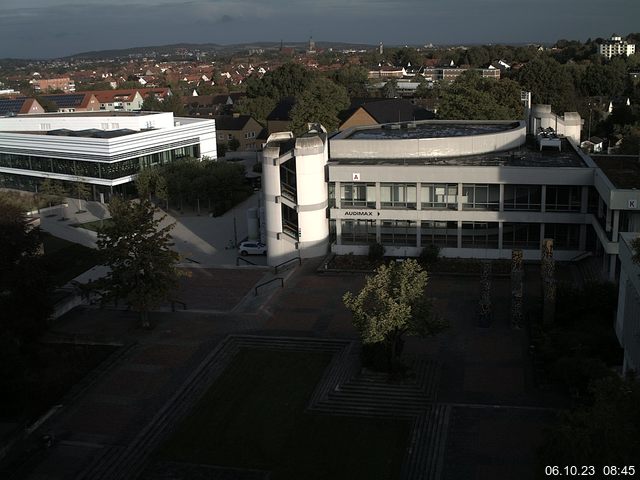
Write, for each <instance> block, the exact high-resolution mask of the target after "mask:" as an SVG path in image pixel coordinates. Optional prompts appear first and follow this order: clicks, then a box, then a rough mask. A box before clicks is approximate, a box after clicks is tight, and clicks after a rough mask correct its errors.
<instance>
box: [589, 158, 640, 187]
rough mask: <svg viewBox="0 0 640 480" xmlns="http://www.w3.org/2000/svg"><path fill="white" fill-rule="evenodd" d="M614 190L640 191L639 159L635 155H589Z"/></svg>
mask: <svg viewBox="0 0 640 480" xmlns="http://www.w3.org/2000/svg"><path fill="white" fill-rule="evenodd" d="M591 158H592V159H593V161H594V162H596V165H598V167H599V168H600V169H601V170H602V171H603V172H604V174H605V175H606V176H607V178H608V179H609V180H610V181H611V183H613V186H614V187H616V188H623V189H633V188H638V189H640V158H639V157H638V156H637V155H591Z"/></svg>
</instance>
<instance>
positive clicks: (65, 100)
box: [42, 93, 84, 108]
mask: <svg viewBox="0 0 640 480" xmlns="http://www.w3.org/2000/svg"><path fill="white" fill-rule="evenodd" d="M42 98H44V99H45V100H49V101H51V102H53V103H55V104H56V105H57V106H58V108H77V107H79V106H80V104H81V103H82V100H83V99H84V94H83V93H79V94H76V93H71V94H69V95H43V96H42Z"/></svg>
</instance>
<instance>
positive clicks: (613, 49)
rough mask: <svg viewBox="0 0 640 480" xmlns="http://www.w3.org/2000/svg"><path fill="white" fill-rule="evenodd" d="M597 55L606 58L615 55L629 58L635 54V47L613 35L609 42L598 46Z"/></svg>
mask: <svg viewBox="0 0 640 480" xmlns="http://www.w3.org/2000/svg"><path fill="white" fill-rule="evenodd" d="M598 53H599V54H600V55H602V56H603V57H606V58H611V57H615V56H617V55H626V56H630V55H633V54H634V53H636V46H635V44H633V43H629V42H627V41H626V40H622V37H620V36H618V35H616V34H613V35H612V36H611V38H610V39H609V40H605V41H604V42H603V43H601V44H600V45H598Z"/></svg>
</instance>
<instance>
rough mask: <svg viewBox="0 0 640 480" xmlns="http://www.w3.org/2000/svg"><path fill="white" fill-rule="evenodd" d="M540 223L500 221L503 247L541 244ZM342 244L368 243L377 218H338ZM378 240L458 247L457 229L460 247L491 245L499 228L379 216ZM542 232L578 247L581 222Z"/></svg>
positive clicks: (560, 246)
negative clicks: (392, 218) (386, 218)
mask: <svg viewBox="0 0 640 480" xmlns="http://www.w3.org/2000/svg"><path fill="white" fill-rule="evenodd" d="M540 225H541V224H537V223H508V222H505V223H503V225H502V247H503V248H506V249H511V248H524V249H537V248H540ZM340 226H341V237H340V241H341V244H343V245H368V244H371V243H373V242H376V241H377V228H378V227H377V225H376V220H341V225H340ZM379 228H380V241H381V243H382V244H383V245H389V246H409V247H415V246H417V236H418V235H420V244H421V245H422V246H425V245H430V244H433V245H437V246H439V247H442V248H447V247H448V248H457V247H458V233H460V240H461V242H460V245H461V247H462V248H494V249H497V248H498V245H499V237H500V229H499V224H498V222H461V226H460V230H459V229H458V222H451V221H447V222H440V221H422V222H420V229H419V230H418V222H416V221H412V220H381V221H380V227H379ZM544 236H545V237H546V238H553V239H554V247H555V248H557V249H560V250H563V249H564V250H577V249H578V248H579V236H580V225H577V224H564V223H545V224H544Z"/></svg>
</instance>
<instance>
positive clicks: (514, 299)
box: [511, 249, 524, 329]
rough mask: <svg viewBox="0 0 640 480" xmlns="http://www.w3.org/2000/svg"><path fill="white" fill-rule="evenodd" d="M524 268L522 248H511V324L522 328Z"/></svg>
mask: <svg viewBox="0 0 640 480" xmlns="http://www.w3.org/2000/svg"><path fill="white" fill-rule="evenodd" d="M523 278H524V269H523V263H522V250H519V249H516V250H511V326H512V327H513V328H518V329H520V328H522V318H523V314H522V292H523Z"/></svg>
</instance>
